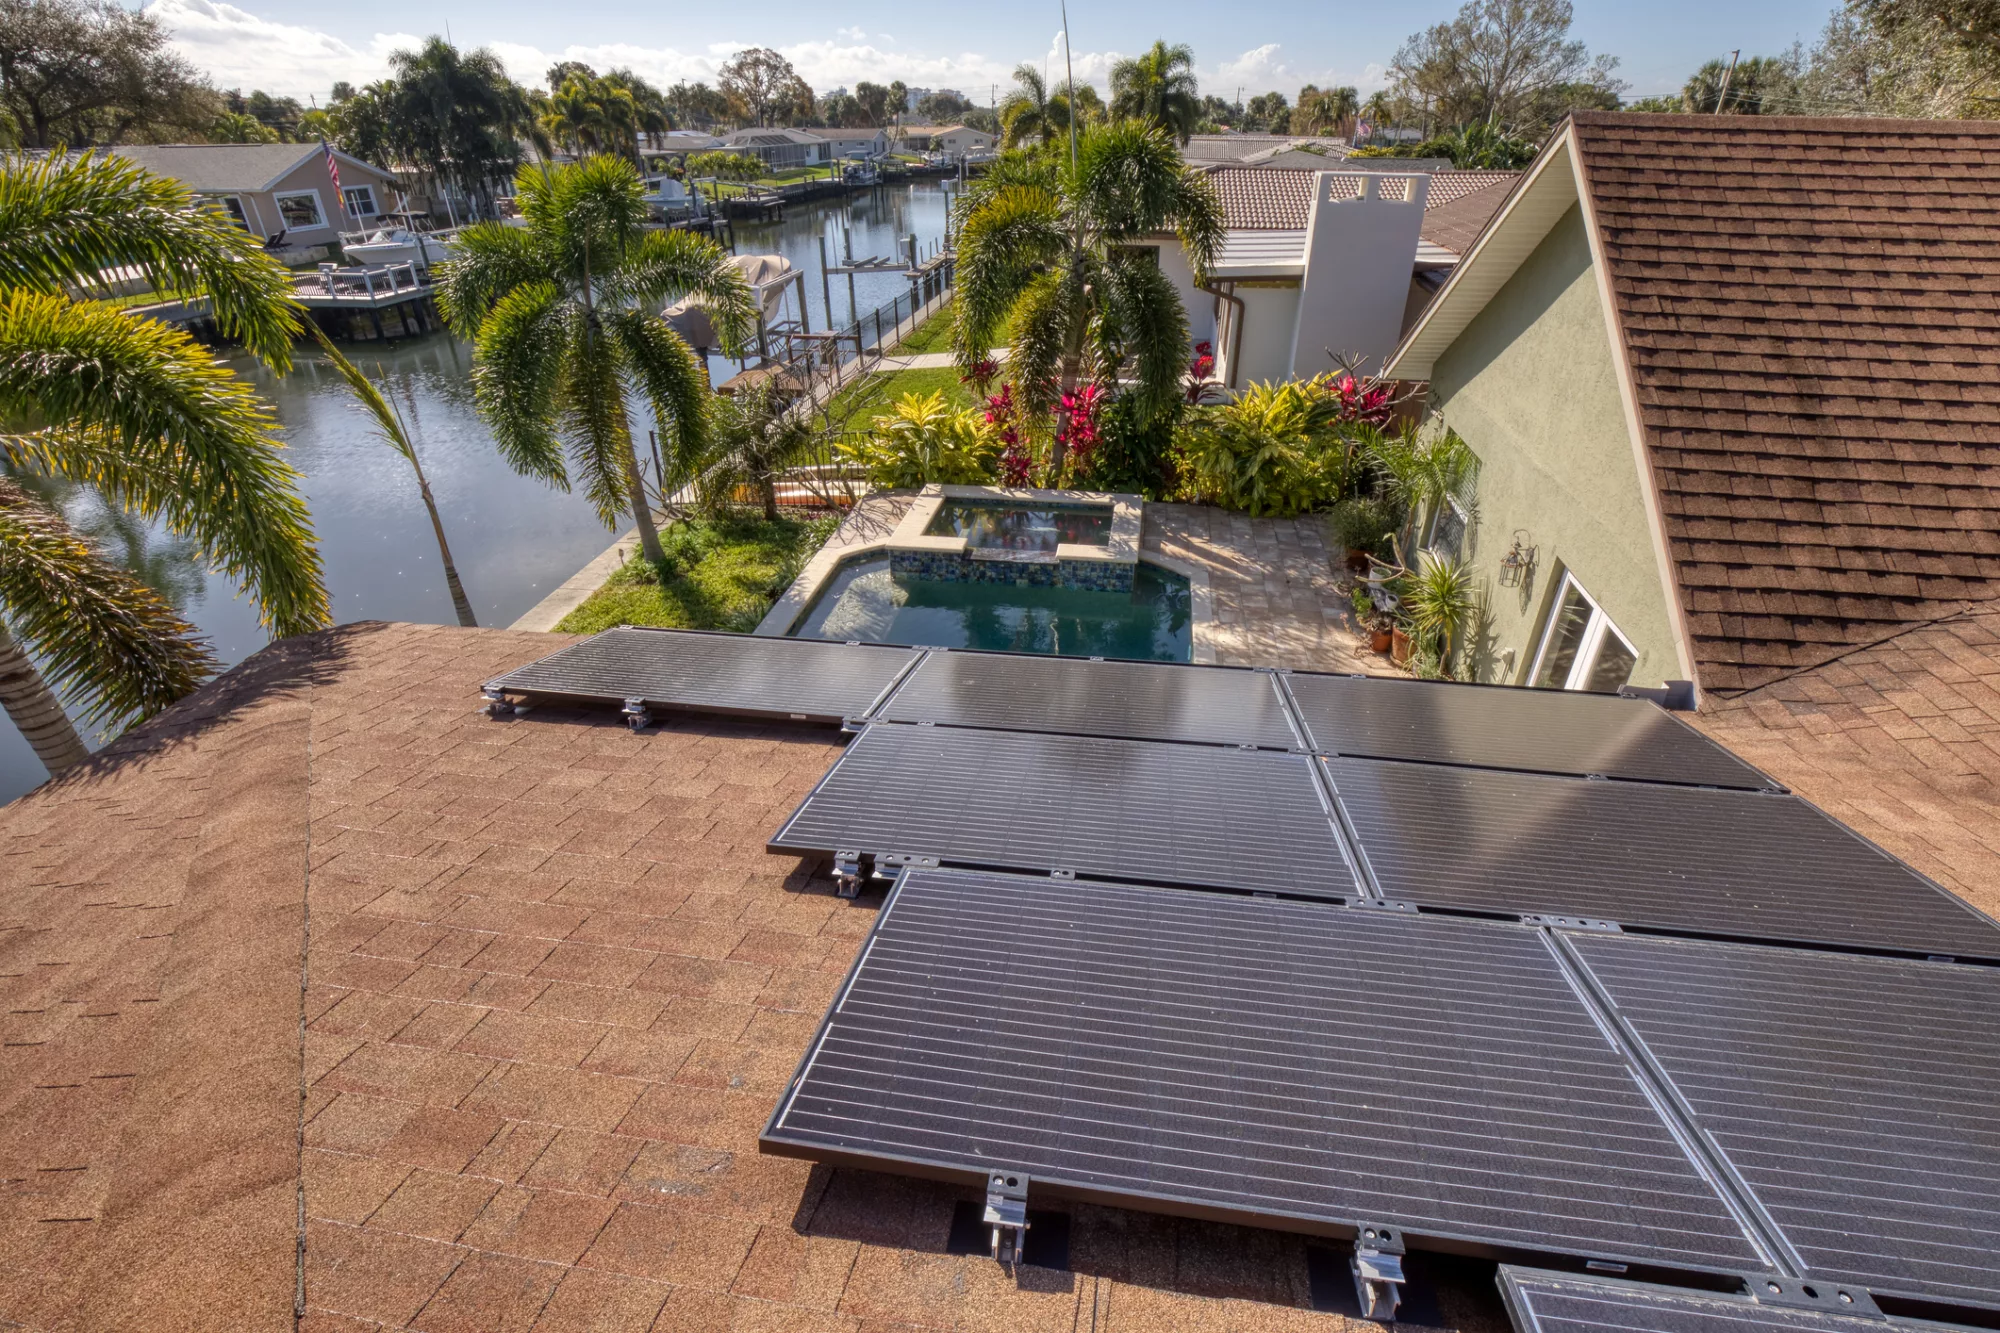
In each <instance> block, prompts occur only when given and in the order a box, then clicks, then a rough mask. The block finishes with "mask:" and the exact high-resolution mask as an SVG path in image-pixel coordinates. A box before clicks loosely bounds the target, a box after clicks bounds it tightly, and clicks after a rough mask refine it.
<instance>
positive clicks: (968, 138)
mask: <svg viewBox="0 0 2000 1333" xmlns="http://www.w3.org/2000/svg"><path fill="white" fill-rule="evenodd" d="M993 142H994V140H993V136H992V135H990V134H988V133H986V131H984V130H975V129H971V128H968V127H967V126H964V125H905V126H903V127H902V128H901V129H899V130H897V131H896V135H895V144H896V147H897V148H898V149H899V150H900V151H902V152H906V153H984V152H990V151H991V150H992V148H993Z"/></svg>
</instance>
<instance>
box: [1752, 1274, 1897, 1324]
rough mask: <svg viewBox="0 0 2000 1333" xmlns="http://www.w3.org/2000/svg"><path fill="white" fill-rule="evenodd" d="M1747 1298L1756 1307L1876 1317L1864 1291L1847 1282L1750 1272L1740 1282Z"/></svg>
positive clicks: (1877, 1308)
mask: <svg viewBox="0 0 2000 1333" xmlns="http://www.w3.org/2000/svg"><path fill="white" fill-rule="evenodd" d="M1743 1285H1744V1287H1745V1288H1747V1289H1748V1290H1749V1292H1750V1297H1751V1299H1752V1300H1755V1301H1756V1302H1757V1303H1758V1304H1759V1305H1789V1306H1794V1307H1797V1308H1800V1309H1806V1310H1828V1311H1838V1312H1839V1313H1841V1314H1871V1315H1872V1314H1880V1313H1882V1311H1881V1308H1880V1307H1879V1306H1877V1305H1876V1304H1875V1299H1874V1298H1873V1297H1872V1296H1870V1295H1869V1294H1868V1292H1867V1290H1866V1289H1865V1288H1862V1287H1858V1286H1855V1285H1853V1284H1851V1283H1842V1282H1823V1281H1821V1280H1819V1279H1818V1278H1810V1277H1807V1278H1797V1277H1784V1276H1781V1275H1780V1274H1777V1273H1752V1274H1751V1275H1750V1276H1749V1277H1746V1278H1744V1279H1743Z"/></svg>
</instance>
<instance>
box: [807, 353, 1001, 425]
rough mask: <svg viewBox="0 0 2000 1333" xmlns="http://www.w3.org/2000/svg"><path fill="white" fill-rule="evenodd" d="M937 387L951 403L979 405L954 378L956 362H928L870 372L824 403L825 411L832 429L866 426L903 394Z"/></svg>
mask: <svg viewBox="0 0 2000 1333" xmlns="http://www.w3.org/2000/svg"><path fill="white" fill-rule="evenodd" d="M940 390H942V391H943V393H944V397H945V401H946V402H947V403H950V404H952V405H953V406H955V407H977V406H978V405H979V399H978V398H976V397H974V396H973V393H972V387H971V386H970V385H966V384H960V383H959V382H958V367H957V366H930V367H926V368H924V369H922V370H894V371H890V372H889V373H888V374H886V375H883V374H877V375H870V376H868V377H867V378H866V379H864V380H861V381H860V382H858V383H855V384H850V385H848V386H847V387H846V388H845V389H842V390H841V391H840V392H839V393H837V394H835V395H834V396H833V401H832V402H830V403H828V404H827V406H826V414H827V416H828V418H830V419H831V420H832V421H833V423H834V425H835V428H836V429H840V428H845V429H848V430H866V429H868V423H869V422H870V421H872V420H873V419H874V418H876V417H878V416H884V415H887V414H888V412H889V411H890V409H891V408H893V407H894V406H895V403H896V400H897V399H898V398H901V397H902V396H903V395H904V394H906V393H913V394H916V395H917V396H918V397H919V398H921V397H923V396H924V395H925V394H931V393H937V392H939V391H940Z"/></svg>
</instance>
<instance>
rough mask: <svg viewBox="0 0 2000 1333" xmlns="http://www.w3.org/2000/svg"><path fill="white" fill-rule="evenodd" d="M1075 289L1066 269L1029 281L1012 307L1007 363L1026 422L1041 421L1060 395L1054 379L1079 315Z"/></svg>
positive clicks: (1078, 298)
mask: <svg viewBox="0 0 2000 1333" xmlns="http://www.w3.org/2000/svg"><path fill="white" fill-rule="evenodd" d="M1079 288H1080V284H1078V283H1076V282H1074V281H1073V280H1072V279H1071V275H1070V274H1069V273H1068V271H1067V270H1058V271H1056V272H1052V273H1043V274H1040V275H1038V276H1036V277H1035V278H1033V279H1032V280H1031V281H1030V282H1029V283H1028V285H1027V287H1026V289H1025V290H1024V291H1022V292H1021V294H1020V298H1019V299H1018V300H1017V301H1016V302H1015V303H1014V307H1013V310H1012V312H1011V313H1012V320H1013V330H1012V331H1013V338H1012V345H1013V353H1012V355H1011V356H1009V358H1008V361H1007V370H1008V373H1009V374H1010V375H1011V376H1012V378H1013V381H1014V397H1015V399H1016V401H1018V402H1019V403H1020V404H1021V406H1022V407H1023V408H1025V409H1026V413H1025V418H1024V419H1026V420H1029V421H1034V422H1040V421H1046V419H1047V416H1046V414H1047V413H1048V411H1049V410H1050V409H1051V408H1053V407H1054V406H1055V404H1056V401H1057V399H1058V398H1059V397H1060V395H1061V386H1060V384H1059V383H1058V376H1059V375H1060V373H1061V369H1062V362H1063V358H1064V357H1065V356H1067V355H1068V354H1069V351H1070V342H1071V334H1072V332H1073V331H1074V328H1075V325H1076V324H1077V322H1078V320H1079V319H1080V318H1081V316H1082V311H1083V304H1082V301H1081V299H1080V298H1081V291H1080V290H1079Z"/></svg>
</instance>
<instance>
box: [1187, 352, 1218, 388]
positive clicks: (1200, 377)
mask: <svg viewBox="0 0 2000 1333" xmlns="http://www.w3.org/2000/svg"><path fill="white" fill-rule="evenodd" d="M1213 374H1215V344H1214V343H1210V342H1199V343H1196V344H1195V345H1194V360H1192V361H1190V362H1188V386H1187V400H1188V401H1189V402H1190V403H1198V402H1200V401H1201V400H1202V399H1204V398H1206V397H1207V396H1208V394H1209V391H1210V390H1211V389H1213V388H1215V381H1214V380H1212V379H1210V378H1209V377H1210V376H1211V375H1213Z"/></svg>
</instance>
